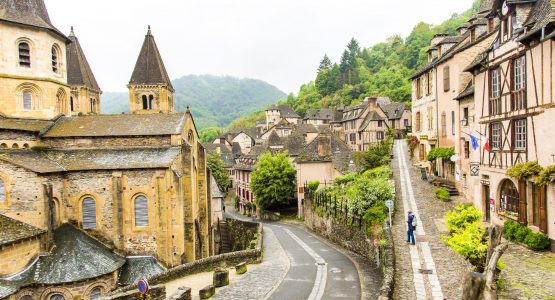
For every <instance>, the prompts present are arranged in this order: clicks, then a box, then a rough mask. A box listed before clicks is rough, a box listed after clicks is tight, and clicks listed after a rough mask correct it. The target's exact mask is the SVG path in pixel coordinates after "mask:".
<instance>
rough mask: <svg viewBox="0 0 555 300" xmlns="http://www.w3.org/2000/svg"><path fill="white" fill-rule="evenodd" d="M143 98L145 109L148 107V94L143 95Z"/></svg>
mask: <svg viewBox="0 0 555 300" xmlns="http://www.w3.org/2000/svg"><path fill="white" fill-rule="evenodd" d="M141 98H142V99H143V109H148V98H147V97H146V95H143V96H142V97H141Z"/></svg>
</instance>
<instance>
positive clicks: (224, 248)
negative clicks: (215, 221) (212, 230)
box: [219, 220, 231, 253]
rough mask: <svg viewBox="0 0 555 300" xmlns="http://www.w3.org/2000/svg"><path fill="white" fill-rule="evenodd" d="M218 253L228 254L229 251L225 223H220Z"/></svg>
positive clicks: (229, 244)
mask: <svg viewBox="0 0 555 300" xmlns="http://www.w3.org/2000/svg"><path fill="white" fill-rule="evenodd" d="M219 225H220V253H228V252H230V251H231V243H230V241H229V234H228V233H227V222H226V221H223V220H222V221H220V224H219Z"/></svg>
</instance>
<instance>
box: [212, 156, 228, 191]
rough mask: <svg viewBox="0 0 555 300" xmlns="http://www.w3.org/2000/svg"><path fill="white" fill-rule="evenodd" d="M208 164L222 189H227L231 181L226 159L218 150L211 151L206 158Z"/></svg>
mask: <svg viewBox="0 0 555 300" xmlns="http://www.w3.org/2000/svg"><path fill="white" fill-rule="evenodd" d="M206 166H207V167H208V169H210V172H211V173H212V176H214V179H215V180H216V183H217V184H218V186H219V187H220V190H222V191H225V190H227V188H228V187H229V184H230V183H231V181H230V179H229V174H228V173H227V170H226V168H225V164H224V161H223V160H222V158H221V157H220V155H219V154H218V153H217V152H210V153H208V156H207V158H206Z"/></svg>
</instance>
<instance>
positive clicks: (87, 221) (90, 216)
mask: <svg viewBox="0 0 555 300" xmlns="http://www.w3.org/2000/svg"><path fill="white" fill-rule="evenodd" d="M82 209H83V229H94V228H96V204H95V203H94V199H93V198H91V197H87V198H85V199H84V200H83V207H82Z"/></svg>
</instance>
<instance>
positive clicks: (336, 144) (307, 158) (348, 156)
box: [296, 134, 355, 173]
mask: <svg viewBox="0 0 555 300" xmlns="http://www.w3.org/2000/svg"><path fill="white" fill-rule="evenodd" d="M321 138H324V140H327V142H329V143H330V146H331V156H320V155H319V153H318V148H319V146H318V143H319V140H320V139H321ZM324 142H326V141H324ZM296 162H297V163H306V162H332V163H333V165H334V167H335V169H336V170H338V171H339V172H341V173H346V172H349V171H351V170H352V169H353V168H354V167H355V166H354V164H353V163H352V152H351V148H350V147H349V145H347V144H345V142H343V141H342V140H341V139H340V138H339V137H337V135H335V134H331V135H320V136H318V137H317V138H315V139H314V140H313V141H312V142H311V143H310V144H308V145H306V147H304V148H303V149H302V151H301V152H300V154H299V156H298V157H297V159H296Z"/></svg>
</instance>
